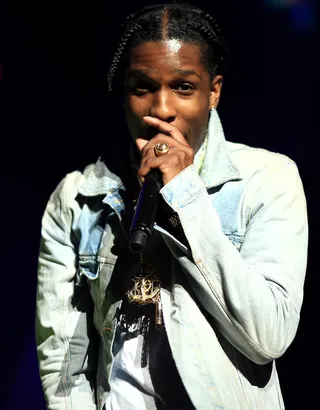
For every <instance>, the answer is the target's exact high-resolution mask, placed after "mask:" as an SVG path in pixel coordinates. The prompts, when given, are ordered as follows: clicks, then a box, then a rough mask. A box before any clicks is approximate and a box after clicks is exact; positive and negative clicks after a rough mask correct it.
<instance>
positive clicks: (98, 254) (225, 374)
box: [36, 112, 308, 410]
mask: <svg viewBox="0 0 320 410" xmlns="http://www.w3.org/2000/svg"><path fill="white" fill-rule="evenodd" d="M123 189H124V186H123V184H122V182H121V180H120V179H119V177H118V176H116V175H114V174H111V172H110V171H109V170H108V169H107V167H106V166H105V164H104V163H103V162H102V161H100V160H99V161H98V162H97V163H96V164H94V165H90V166H88V167H87V168H86V169H85V170H84V172H80V171H76V172H72V173H70V174H68V175H67V176H66V177H65V178H64V179H63V181H62V182H61V183H60V184H59V186H58V187H57V189H56V190H55V192H54V193H53V194H52V196H51V198H50V200H49V202H48V204H47V207H46V210H45V213H44V216H43V221H42V240H41V249H40V256H39V272H38V292H37V323H36V324H37V349H38V358H39V367H40V376H41V380H42V386H43V391H44V394H45V398H46V401H47V405H48V409H51V410H93V409H102V408H103V405H104V403H105V400H106V397H107V395H108V390H109V385H108V377H109V374H110V368H111V366H112V354H111V347H112V340H113V336H114V328H115V321H116V319H115V315H116V310H117V308H118V307H119V305H120V303H121V302H120V298H117V297H115V295H114V294H113V293H112V291H111V286H110V280H111V279H112V278H113V277H114V275H116V268H115V267H116V266H117V265H116V262H117V242H119V241H120V242H121V241H126V240H127V238H126V235H125V232H124V231H123V229H122V227H121V224H120V223H119V221H120V220H121V218H122V211H123V208H124V204H123V200H122V192H123ZM161 195H162V196H163V198H164V200H165V201H166V202H167V204H168V205H169V206H170V207H171V208H172V209H173V210H174V211H176V212H177V213H178V215H179V217H180V220H181V223H182V226H183V229H184V232H185V235H186V238H187V240H188V244H189V246H188V247H186V246H185V245H184V244H182V243H180V242H179V241H178V240H177V239H176V238H174V237H173V236H172V235H171V234H170V233H169V232H167V231H166V230H164V229H163V228H162V227H161V226H155V229H158V231H160V232H161V235H162V236H163V238H164V240H165V242H166V244H167V246H168V247H169V249H170V251H171V253H172V258H171V260H169V261H168V264H169V265H170V266H168V269H169V270H171V274H172V278H173V285H172V289H171V290H170V291H168V290H166V289H162V293H161V297H162V303H163V315H164V323H165V327H166V332H167V336H168V340H169V343H170V346H171V350H172V353H173V358H174V360H175V363H176V366H177V368H178V371H179V373H180V376H181V379H182V381H183V383H184V385H185V388H186V390H187V392H188V394H189V396H190V398H191V400H192V402H193V403H194V406H195V407H196V408H197V409H203V410H207V409H228V410H238V409H239V410H240V409H242V410H248V409H249V410H260V409H261V410H266V409H267V410H269V409H270V410H273V409H283V408H284V404H283V400H282V395H281V390H280V387H279V381H278V376H277V372H276V367H275V362H274V359H276V358H278V357H280V356H281V355H283V353H284V352H285V351H286V349H287V348H288V346H289V345H290V344H291V342H292V340H293V339H294V337H295V334H296V331H297V327H298V323H299V314H300V309H301V305H302V300H303V285H304V278H305V271H306V260H307V243H308V223H307V211H306V201H305V195H304V191H303V187H302V183H301V179H300V177H299V173H298V170H297V167H296V165H295V163H294V162H293V161H292V160H291V159H289V158H288V157H286V156H284V155H281V154H277V153H271V152H268V151H266V150H262V149H256V148H251V147H248V146H245V145H241V144H235V143H231V142H227V141H226V140H225V138H224V135H223V130H222V127H221V124H220V120H219V117H218V114H217V113H216V112H213V113H212V115H211V119H210V122H209V138H208V145H207V151H206V156H205V160H204V165H203V168H202V172H201V176H199V175H198V173H197V171H196V170H195V167H194V165H192V166H190V167H188V168H186V169H185V170H184V171H183V172H181V173H180V174H179V175H178V176H177V177H175V178H174V179H173V180H172V181H171V182H170V183H168V184H167V185H165V186H164V187H163V188H162V190H161ZM123 268H124V269H130V268H131V267H130V266H125V267H123V266H122V269H123ZM113 274H114V275H113ZM83 279H85V283H88V284H89V288H90V293H91V296H92V299H93V301H94V310H93V312H91V310H90V308H89V306H90V303H89V300H88V299H82V298H81V296H80V297H78V296H77V294H78V290H79V289H80V290H81V287H80V286H77V284H80V283H81V282H83ZM92 316H93V320H94V325H95V327H96V329H97V331H98V333H99V338H100V344H99V345H100V349H99V360H98V366H97V367H95V363H94V362H91V359H90V358H91V349H92V341H91V336H90V335H91V332H90V329H91V326H92V320H91V318H92ZM90 374H94V377H95V380H94V382H93V383H92V381H91V380H90V377H89V375H90Z"/></svg>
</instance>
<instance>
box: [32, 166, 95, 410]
mask: <svg viewBox="0 0 320 410" xmlns="http://www.w3.org/2000/svg"><path fill="white" fill-rule="evenodd" d="M80 180H81V174H80V173H72V174H69V175H68V176H67V177H66V178H65V179H64V180H63V181H62V182H61V183H60V184H59V186H58V187H57V189H56V190H55V192H54V193H53V194H52V196H51V197H50V200H49V201H48V204H47V206H46V209H45V212H44V215H43V219H42V229H41V245H40V254H39V264H38V288H37V301H36V341H37V353H38V362H39V370H40V377H41V382H42V387H43V392H44V396H45V399H46V402H47V408H48V409H50V410H82V409H83V410H91V409H96V405H95V403H94V394H93V389H92V388H91V384H90V381H89V379H90V377H89V375H90V374H91V373H92V372H93V373H94V369H91V368H90V366H89V364H88V363H90V329H91V326H92V320H91V317H92V311H91V309H92V304H91V302H92V301H91V300H90V297H89V293H88V294H86V295H85V294H83V295H82V296H81V297H80V298H78V295H77V291H76V289H77V287H76V286H75V280H74V279H75V275H76V252H77V240H76V238H75V237H74V236H73V234H72V229H71V226H72V220H73V219H74V218H75V217H76V214H77V213H79V209H77V204H76V201H75V200H74V198H75V196H76V190H77V188H76V187H77V184H79V181H80ZM88 357H89V359H88Z"/></svg>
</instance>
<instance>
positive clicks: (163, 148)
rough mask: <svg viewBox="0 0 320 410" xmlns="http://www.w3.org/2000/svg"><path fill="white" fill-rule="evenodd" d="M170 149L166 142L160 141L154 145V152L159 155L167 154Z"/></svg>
mask: <svg viewBox="0 0 320 410" xmlns="http://www.w3.org/2000/svg"><path fill="white" fill-rule="evenodd" d="M169 150H170V148H169V145H168V144H166V143H165V142H158V144H157V145H156V146H155V147H154V152H155V154H156V156H157V157H161V155H166V154H167V153H168V152H169Z"/></svg>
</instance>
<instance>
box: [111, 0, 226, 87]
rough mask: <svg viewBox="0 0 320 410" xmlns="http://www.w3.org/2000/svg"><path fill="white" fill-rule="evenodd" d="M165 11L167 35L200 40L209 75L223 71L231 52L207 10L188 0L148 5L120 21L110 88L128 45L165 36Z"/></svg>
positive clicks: (123, 63) (170, 37)
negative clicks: (188, 2) (121, 25)
mask: <svg viewBox="0 0 320 410" xmlns="http://www.w3.org/2000/svg"><path fill="white" fill-rule="evenodd" d="M165 12H167V14H166V16H167V15H168V20H167V24H166V27H165V35H166V39H176V40H180V41H182V42H185V43H196V44H199V45H200V47H201V50H202V55H203V58H204V64H205V65H206V66H207V69H208V72H209V74H210V76H211V77H214V76H215V75H217V74H218V73H219V74H224V72H225V71H226V69H227V61H228V60H229V58H230V53H229V50H228V47H227V45H226V42H225V40H224V38H223V37H222V35H221V31H220V28H219V26H218V24H217V23H216V21H215V19H214V18H213V17H212V16H211V15H210V14H208V13H206V12H204V11H203V10H201V9H199V8H198V7H195V6H193V5H189V4H156V5H149V6H146V7H144V8H142V9H141V10H138V11H137V12H135V13H131V14H129V15H128V16H127V17H126V19H125V21H124V23H123V33H122V35H121V37H120V41H119V43H118V46H117V50H116V52H115V54H114V56H113V59H112V61H111V64H110V67H109V71H108V75H107V81H108V88H109V91H111V90H112V88H113V84H114V83H115V78H116V76H117V74H119V72H120V73H123V71H122V70H121V68H122V67H121V66H123V65H124V66H125V63H126V62H127V60H126V58H127V57H128V54H129V51H130V49H131V48H133V47H135V46H137V45H138V44H141V43H144V42H148V41H163V40H164V38H163V36H164V31H163V30H164V27H163V18H164V15H165ZM120 82H121V81H120Z"/></svg>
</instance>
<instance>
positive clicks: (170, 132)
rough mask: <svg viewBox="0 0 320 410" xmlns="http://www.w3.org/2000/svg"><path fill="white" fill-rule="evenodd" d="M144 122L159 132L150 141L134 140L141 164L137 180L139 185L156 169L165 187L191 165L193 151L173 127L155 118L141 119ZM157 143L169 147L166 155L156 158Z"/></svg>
mask: <svg viewBox="0 0 320 410" xmlns="http://www.w3.org/2000/svg"><path fill="white" fill-rule="evenodd" d="M143 119H144V121H145V122H146V123H147V124H148V125H150V126H151V127H153V128H156V129H158V130H159V133H158V134H157V135H155V136H154V137H153V138H152V139H151V140H150V141H146V140H145V139H142V138H137V139H136V144H137V147H138V149H139V151H141V164H140V169H139V171H138V178H139V180H140V181H141V183H143V182H144V178H145V177H146V175H147V174H148V173H149V172H150V170H151V169H156V168H158V169H159V170H160V172H161V174H162V180H163V184H164V185H166V184H167V183H168V182H170V181H171V180H172V179H173V178H174V177H175V176H177V175H178V174H179V173H180V172H181V171H183V170H184V169H185V168H187V167H188V166H189V165H191V164H193V160H194V151H193V149H192V148H191V147H190V145H189V144H188V143H187V141H186V140H185V138H184V136H183V135H182V134H181V132H180V131H179V130H178V129H177V128H176V127H174V126H173V125H170V124H168V123H167V122H165V121H161V120H159V119H158V118H155V117H143ZM158 142H165V143H166V144H168V145H169V147H170V150H169V152H168V154H166V155H163V156H161V157H156V155H155V152H154V147H155V146H156V145H157V143H158Z"/></svg>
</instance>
